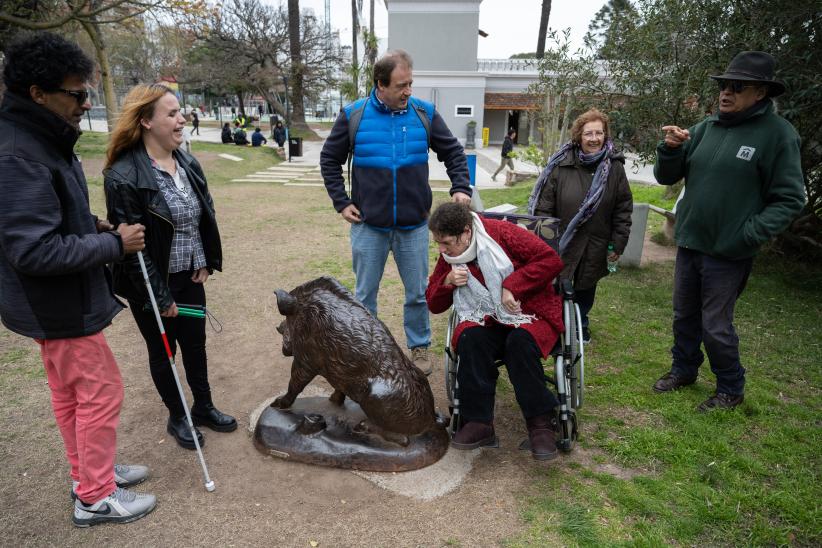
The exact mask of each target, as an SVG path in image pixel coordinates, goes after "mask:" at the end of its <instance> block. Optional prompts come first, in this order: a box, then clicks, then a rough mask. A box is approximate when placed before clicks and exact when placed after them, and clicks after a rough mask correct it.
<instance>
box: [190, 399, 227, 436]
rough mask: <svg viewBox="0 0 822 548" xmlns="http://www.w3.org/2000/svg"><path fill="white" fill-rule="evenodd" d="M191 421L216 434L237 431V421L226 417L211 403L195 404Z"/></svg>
mask: <svg viewBox="0 0 822 548" xmlns="http://www.w3.org/2000/svg"><path fill="white" fill-rule="evenodd" d="M191 419H192V420H193V421H194V424H196V425H197V426H207V427H209V428H211V429H212V430H214V431H215V432H233V431H234V430H236V429H237V419H235V418H234V417H232V416H231V415H226V414H225V413H223V412H222V411H220V410H219V409H217V408H216V407H214V404H213V403H211V402H208V403H199V402H198V403H195V404H194V407H192V408H191Z"/></svg>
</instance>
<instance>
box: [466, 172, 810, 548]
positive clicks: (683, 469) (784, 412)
mask: <svg viewBox="0 0 822 548" xmlns="http://www.w3.org/2000/svg"><path fill="white" fill-rule="evenodd" d="M532 187H533V183H531V184H524V185H518V186H515V187H513V188H512V189H500V190H486V191H483V193H482V198H483V202H484V203H485V206H486V207H488V206H493V205H496V204H498V203H503V202H507V203H512V204H514V205H519V206H523V205H525V204H526V203H527V199H528V195H529V194H530V191H531V188H532ZM631 188H632V190H633V192H634V201H635V202H646V203H652V204H655V205H659V206H660V207H665V208H667V209H670V208H671V207H672V206H673V200H672V199H671V200H669V199H665V198H664V191H665V189H664V188H662V187H656V186H648V185H637V184H632V185H631ZM654 217H656V216H654ZM654 217H650V218H649V221H652V220H653V219H654ZM649 230H653V227H649ZM672 290H673V264H658V265H653V266H651V267H649V268H643V269H641V270H639V269H620V271H619V272H618V273H617V274H616V275H615V276H611V277H608V278H606V279H605V280H603V281H602V282H601V283H600V284H599V289H598V291H597V302H596V304H595V306H594V309H593V311H592V313H591V331H592V334H593V338H594V343H592V344H591V345H589V346H588V347H586V364H587V367H586V385H587V392H586V402H585V406H584V407H583V409H582V410H581V418H580V422H581V428H582V434H581V445H582V447H583V448H585V449H589V450H591V451H593V452H594V454H595V455H600V457H599V459H600V460H602V461H603V462H616V463H618V465H619V467H620V469H619V470H611V469H608V468H605V469H604V471H592V470H591V469H590V468H588V467H580V466H572V467H570V469H558V468H556V467H548V468H544V469H543V470H542V471H539V472H535V474H534V482H535V489H534V491H535V494H531V495H528V496H525V497H523V500H522V517H523V519H525V520H526V522H528V523H529V528H528V531H527V532H526V533H525V534H523V535H522V536H520V537H518V538H514V539H511V540H510V543H509V544H510V545H511V546H540V545H545V544H547V543H551V542H555V539H556V535H557V534H559V535H560V537H561V538H562V539H563V541H564V542H565V543H567V544H568V545H578V546H602V545H640V546H658V545H668V544H687V545H700V546H704V545H708V546H715V545H737V546H742V545H744V546H749V545H794V544H796V545H808V546H811V545H819V544H820V543H822V515H820V509H819V501H820V500H822V489H820V483H819V479H820V478H819V476H820V457H819V454H820V448H822V434H821V432H820V421H821V420H822V415H820V410H822V406H821V405H820V403H822V400H821V399H820V387H822V365H821V364H822V322H820V319H822V271H820V270H819V269H818V268H817V269H815V270H814V269H812V268H809V267H807V266H805V265H800V264H796V263H790V262H786V261H785V260H784V259H783V258H781V257H777V256H774V255H768V254H766V253H763V254H762V255H760V256H759V257H758V258H757V260H756V262H755V264H754V270H753V274H752V275H751V278H750V280H749V282H748V286H747V288H746V290H745V292H744V293H743V295H742V297H741V298H740V300H739V302H738V304H737V310H736V322H735V323H736V328H737V332H738V334H739V338H740V341H741V344H740V351H741V354H742V363H743V365H744V366H745V368H746V369H747V383H748V384H747V386H746V394H745V396H746V401H745V403H743V404H742V406H741V407H740V408H738V409H737V410H736V411H734V412H715V413H711V414H707V415H700V414H698V413H696V412H695V411H694V408H695V407H696V406H697V405H698V404H699V403H700V402H701V401H702V400H704V399H705V398H707V397H708V396H709V395H710V394H711V392H712V390H713V388H714V386H715V385H714V377H713V375H712V374H711V372H710V369H709V367H708V364H707V363H706V364H705V365H704V367H703V368H702V372H701V376H700V379H699V381H698V383H697V384H695V385H693V386H691V387H688V388H686V389H683V390H681V391H680V392H679V393H675V394H665V395H660V394H655V393H654V392H653V391H652V390H651V385H652V384H653V382H654V381H655V380H656V379H657V378H658V377H659V376H661V375H662V374H663V373H664V372H666V371H667V370H668V368H669V366H670V346H671V341H672V339H671V295H672ZM508 403H509V404H510V405H515V403H514V402H513V401H512V398H511V399H510V401H509V402H508Z"/></svg>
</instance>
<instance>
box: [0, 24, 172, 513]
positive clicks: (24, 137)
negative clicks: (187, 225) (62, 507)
mask: <svg viewBox="0 0 822 548" xmlns="http://www.w3.org/2000/svg"><path fill="white" fill-rule="evenodd" d="M4 61H5V66H4V69H3V81H4V83H5V85H6V92H5V94H4V96H3V101H2V105H0V196H2V197H3V198H2V200H0V320H2V322H3V325H5V326H6V327H7V328H8V329H10V330H11V331H14V332H15V333H18V334H20V335H23V336H25V337H30V338H32V339H34V340H35V341H37V343H38V345H39V347H40V348H39V349H40V354H41V357H42V360H43V365H44V367H45V370H46V375H47V378H48V385H49V389H50V390H51V404H52V409H53V410H54V416H55V419H56V421H57V425H58V427H59V429H60V433H61V434H62V436H63V443H64V446H65V450H66V457H67V458H68V461H69V463H70V465H71V479H72V488H71V495H72V498H73V499H75V501H74V502H73V518H72V519H73V522H74V524H75V525H76V526H78V527H88V526H90V525H95V524H97V523H102V522H106V521H109V522H128V521H134V520H135V519H139V518H141V517H142V516H144V515H146V514H147V513H148V512H150V511H151V510H152V509H153V508H154V505H155V503H156V500H155V498H154V495H148V494H137V493H134V492H131V491H127V490H125V489H123V488H122V487H126V486H128V485H133V484H136V483H140V482H141V481H143V480H145V479H146V477H147V475H148V469H147V468H146V467H145V466H140V465H133V466H127V465H119V464H115V463H114V455H115V451H116V435H117V433H116V430H117V423H118V422H119V418H120V405H121V403H122V401H123V381H122V379H121V377H120V371H119V369H118V367H117V363H116V362H115V360H114V356H113V355H112V353H111V350H110V349H109V347H108V344H107V343H106V340H105V337H104V336H103V333H102V331H103V329H104V328H106V327H107V326H108V325H110V324H111V321H112V319H113V318H114V316H115V315H116V314H117V313H119V312H120V311H121V310H122V309H123V305H122V304H121V303H120V302H119V301H118V300H117V299H116V298H115V297H114V294H113V293H112V289H111V280H110V278H111V277H110V275H109V273H108V269H107V268H106V263H111V262H114V261H116V260H118V259H119V258H121V257H122V256H123V255H125V254H126V253H135V252H137V251H139V250H141V249H142V248H143V239H144V234H143V231H144V228H143V226H142V225H126V224H121V225H120V226H118V227H117V228H116V229H115V227H113V226H111V225H110V224H109V223H107V222H105V221H102V220H98V219H97V218H96V217H95V216H93V215H92V214H91V211H90V210H89V202H88V188H87V186H86V179H85V177H84V175H83V170H82V167H81V166H80V162H79V161H78V159H77V156H75V155H74V144H75V143H76V142H77V138H78V137H79V135H80V120H81V119H82V117H83V115H84V114H85V112H86V111H87V110H88V109H89V108H91V105H90V104H89V102H88V92H87V91H86V84H87V82H88V80H89V78H90V77H91V75H92V73H93V71H94V64H93V63H92V61H91V60H90V59H89V58H88V57H87V56H86V55H85V53H83V51H82V50H81V49H80V48H79V47H78V46H77V45H76V44H74V43H72V42H69V41H67V40H65V39H63V38H61V37H60V36H57V35H54V34H50V33H40V34H33V35H29V36H27V37H24V38H23V39H22V40H19V41H16V42H15V43H13V44H11V45H10V46H9V47H8V48H7V49H6V51H5V60H4ZM67 498H68V497H67Z"/></svg>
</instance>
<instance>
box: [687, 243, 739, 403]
mask: <svg viewBox="0 0 822 548" xmlns="http://www.w3.org/2000/svg"><path fill="white" fill-rule="evenodd" d="M752 265H753V259H752V258H749V259H742V260H738V261H729V260H726V259H717V258H715V257H711V256H710V255H705V254H704V253H699V252H697V251H692V250H689V249H685V248H682V247H680V248H678V249H677V254H676V271H675V274H674V346H673V348H672V349H671V354H672V356H673V362H672V365H671V371H672V372H673V373H675V374H677V375H680V376H682V377H685V378H687V379H695V378H696V376H697V372H698V369H699V366H700V365H702V361H703V360H704V356H703V354H702V350H701V349H700V345H701V344H704V345H705V352H706V353H707V354H708V360H709V362H710V364H711V371H713V372H714V375H716V391H717V392H722V393H725V394H730V395H739V394H743V393H744V392H745V368H744V367H742V364H741V363H739V337H737V335H736V330H735V329H734V325H733V320H734V305H735V304H736V300H737V298H739V296H740V295H741V294H742V291H743V290H744V289H745V284H746V283H747V281H748V276H749V275H750V273H751V266H752Z"/></svg>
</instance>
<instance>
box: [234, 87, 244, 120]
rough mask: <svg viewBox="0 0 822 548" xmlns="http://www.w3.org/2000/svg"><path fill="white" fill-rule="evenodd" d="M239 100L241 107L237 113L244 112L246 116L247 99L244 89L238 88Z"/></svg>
mask: <svg viewBox="0 0 822 548" xmlns="http://www.w3.org/2000/svg"><path fill="white" fill-rule="evenodd" d="M236 93H237V101H238V102H239V107H238V108H237V114H242V115H243V116H245V101H244V100H243V90H241V89H238V90H237V92H236Z"/></svg>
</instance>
